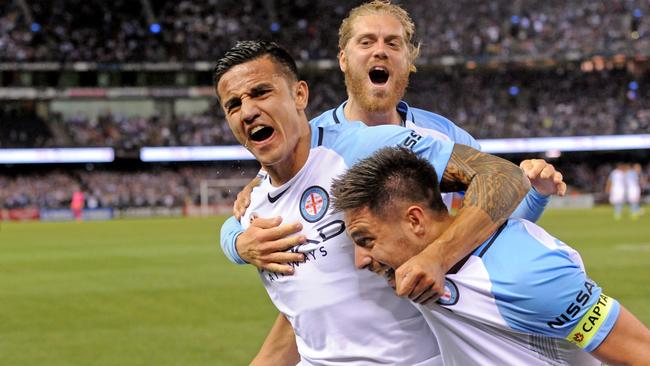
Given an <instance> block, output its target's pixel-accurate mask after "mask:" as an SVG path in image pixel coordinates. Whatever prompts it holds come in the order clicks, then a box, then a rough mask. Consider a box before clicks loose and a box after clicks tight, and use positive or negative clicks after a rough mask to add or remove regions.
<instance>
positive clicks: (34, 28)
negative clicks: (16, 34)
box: [29, 22, 41, 33]
mask: <svg viewBox="0 0 650 366" xmlns="http://www.w3.org/2000/svg"><path fill="white" fill-rule="evenodd" d="M29 28H30V29H31V30H32V32H34V33H38V32H40V31H41V25H40V24H39V23H37V22H34V23H32V25H31V26H30V27H29Z"/></svg>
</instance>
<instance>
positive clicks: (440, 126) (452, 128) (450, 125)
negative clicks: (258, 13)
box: [409, 108, 480, 149]
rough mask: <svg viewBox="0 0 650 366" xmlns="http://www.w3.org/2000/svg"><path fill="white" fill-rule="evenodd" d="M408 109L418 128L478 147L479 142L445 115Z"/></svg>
mask: <svg viewBox="0 0 650 366" xmlns="http://www.w3.org/2000/svg"><path fill="white" fill-rule="evenodd" d="M409 111H410V112H411V113H412V115H413V123H414V124H415V125H416V126H418V127H419V128H423V129H429V130H433V131H437V132H441V133H443V134H445V135H446V136H448V137H449V138H450V139H451V140H452V141H454V142H456V143H460V144H464V145H468V146H471V147H473V148H475V149H480V145H479V143H478V142H477V141H476V139H475V138H474V137H473V136H472V135H470V134H469V133H468V132H467V131H465V130H464V129H462V128H460V127H458V125H456V124H455V123H454V122H452V121H451V120H450V119H448V118H447V117H444V116H442V115H439V114H437V113H433V112H429V111H426V110H423V109H419V108H409Z"/></svg>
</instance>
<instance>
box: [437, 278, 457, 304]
mask: <svg viewBox="0 0 650 366" xmlns="http://www.w3.org/2000/svg"><path fill="white" fill-rule="evenodd" d="M458 296H459V294H458V287H456V284H455V283H454V281H452V280H450V279H448V278H445V292H444V293H443V294H442V296H440V297H439V298H438V301H437V302H438V304H440V305H445V306H451V305H456V303H457V302H458Z"/></svg>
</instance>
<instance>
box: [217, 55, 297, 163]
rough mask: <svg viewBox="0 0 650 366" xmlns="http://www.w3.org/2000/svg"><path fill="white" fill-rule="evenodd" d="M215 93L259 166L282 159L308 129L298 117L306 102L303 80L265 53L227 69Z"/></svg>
mask: <svg viewBox="0 0 650 366" xmlns="http://www.w3.org/2000/svg"><path fill="white" fill-rule="evenodd" d="M217 93H218V95H219V99H220V100H221V107H222V108H223V110H224V112H225V114H226V120H227V121H228V125H229V126H230V129H231V130H232V131H233V133H234V135H235V137H236V138H237V141H239V142H240V143H241V144H242V145H244V146H245V147H246V148H247V149H248V150H250V152H251V153H252V154H253V155H254V156H255V158H256V159H257V160H258V161H259V162H260V163H261V164H262V165H263V166H267V167H268V166H273V165H274V164H278V163H280V162H283V161H286V159H288V158H289V157H290V156H291V155H292V154H293V153H294V151H295V148H296V146H297V144H298V141H299V138H300V137H301V136H304V135H305V131H306V133H307V134H308V133H309V126H308V125H307V122H306V120H304V119H303V118H301V112H303V111H304V109H305V107H306V106H307V96H308V91H307V84H306V83H305V82H304V81H291V80H289V79H288V78H287V77H286V76H285V75H284V74H283V73H282V72H281V71H280V70H279V66H277V65H276V64H275V63H274V62H273V61H272V59H271V58H269V57H262V58H259V59H256V60H252V61H249V62H246V63H243V64H239V65H237V66H234V67H233V68H231V69H230V70H228V71H227V72H226V73H225V74H224V75H223V76H222V77H221V79H220V80H219V84H218V85H217Z"/></svg>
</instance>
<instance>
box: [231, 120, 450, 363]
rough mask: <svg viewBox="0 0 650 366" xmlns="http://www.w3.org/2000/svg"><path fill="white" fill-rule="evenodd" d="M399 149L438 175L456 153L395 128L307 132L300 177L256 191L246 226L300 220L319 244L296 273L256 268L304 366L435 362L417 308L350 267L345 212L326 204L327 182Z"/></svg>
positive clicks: (267, 182) (431, 342) (381, 282)
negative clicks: (425, 161)
mask: <svg viewBox="0 0 650 366" xmlns="http://www.w3.org/2000/svg"><path fill="white" fill-rule="evenodd" d="M364 141H368V142H365V143H364ZM397 144H401V145H402V146H406V147H409V148H412V149H413V151H415V152H416V153H418V154H419V155H421V156H425V157H429V159H430V161H431V162H432V163H433V164H434V166H435V167H436V168H437V169H438V170H439V171H444V169H445V166H446V164H447V161H448V160H449V156H450V155H451V151H452V149H453V144H451V143H445V142H441V141H437V140H433V139H429V138H421V137H420V136H419V135H417V134H416V133H414V132H412V131H410V130H405V129H402V128H400V127H396V126H381V127H375V128H368V127H366V126H365V125H363V124H361V123H349V124H345V125H337V126H330V127H324V128H323V127H320V128H318V127H312V147H311V150H310V153H309V158H308V160H307V163H306V164H305V166H304V167H303V168H302V169H301V170H300V172H299V173H298V174H297V175H296V176H295V177H293V178H292V179H291V180H290V181H288V182H287V183H285V184H283V185H282V186H280V187H273V186H272V185H271V182H270V180H269V178H266V179H265V180H264V181H263V182H262V183H261V184H260V186H258V187H256V188H255V189H254V190H253V194H252V195H251V204H250V206H249V207H248V209H247V211H246V214H245V215H244V217H243V218H242V220H241V221H242V224H243V226H244V228H247V227H248V226H249V225H250V220H251V217H254V216H255V215H257V216H259V217H272V216H282V218H283V222H285V223H289V222H295V221H299V222H301V223H302V225H303V230H302V233H303V234H304V235H306V237H307V238H308V243H310V244H317V248H316V250H313V251H312V252H310V253H308V254H307V255H306V261H305V262H304V263H295V264H294V268H295V272H294V274H293V275H290V276H283V275H281V274H277V273H272V272H268V271H260V277H261V279H262V281H263V283H264V287H265V288H266V290H267V292H268V294H269V296H270V298H271V300H272V301H273V303H274V304H275V306H276V307H277V308H278V309H279V310H280V312H282V313H283V314H284V315H285V316H286V317H287V319H288V320H289V321H290V322H291V325H292V326H293V328H294V331H295V333H296V343H297V345H298V351H299V353H300V355H301V365H379V364H381V365H404V366H407V365H408V366H411V365H436V364H438V363H437V362H438V361H437V360H438V358H437V356H438V355H439V350H438V348H437V343H436V341H435V338H434V336H433V334H432V332H431V330H430V329H429V327H428V326H427V325H426V322H425V320H424V319H423V317H422V315H421V314H420V313H419V311H418V310H417V309H416V308H415V307H414V306H413V305H412V304H411V303H410V302H409V301H407V300H405V299H403V298H399V297H397V296H396V295H395V293H394V292H393V290H392V289H391V288H390V287H389V286H388V285H387V283H386V281H385V279H383V278H380V277H379V276H376V275H375V274H373V273H371V272H369V271H367V270H357V269H356V268H355V266H354V247H353V243H352V242H351V240H350V239H349V238H348V237H347V234H346V232H345V224H344V221H343V215H342V214H341V213H336V214H334V213H332V208H331V205H330V203H331V202H330V197H329V190H330V186H331V181H332V178H334V177H336V176H337V175H339V174H341V173H343V172H344V170H345V169H346V168H348V167H349V166H351V165H352V164H353V163H354V162H356V161H357V160H359V159H361V158H364V157H366V156H369V155H370V154H371V153H372V152H374V151H375V150H376V149H378V148H380V147H382V146H393V145H397ZM292 250H293V251H296V250H298V248H293V249H292Z"/></svg>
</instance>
